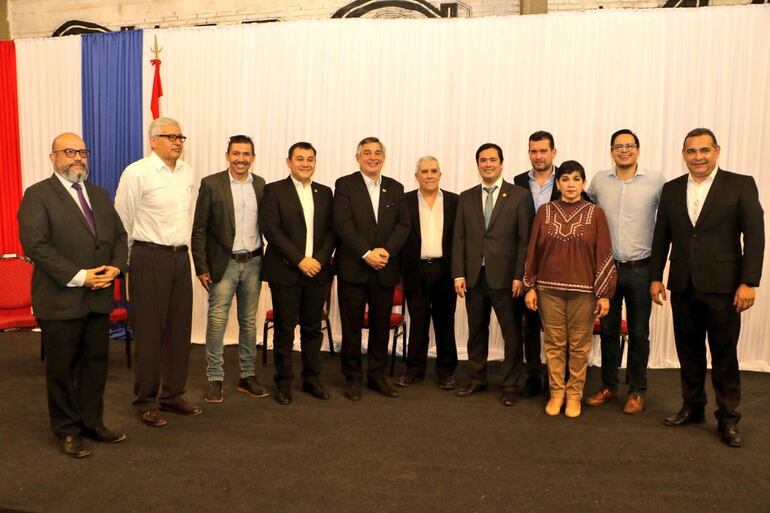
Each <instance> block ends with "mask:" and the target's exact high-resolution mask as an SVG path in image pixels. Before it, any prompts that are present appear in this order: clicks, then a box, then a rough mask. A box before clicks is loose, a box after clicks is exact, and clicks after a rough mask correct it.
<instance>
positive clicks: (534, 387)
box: [521, 374, 543, 397]
mask: <svg viewBox="0 0 770 513" xmlns="http://www.w3.org/2000/svg"><path fill="white" fill-rule="evenodd" d="M542 391H543V385H542V378H541V377H540V376H537V375H534V374H533V375H531V376H530V377H528V378H527V382H526V383H525V384H524V386H523V387H522V388H521V397H535V396H536V395H538V394H540V393H541V392H542Z"/></svg>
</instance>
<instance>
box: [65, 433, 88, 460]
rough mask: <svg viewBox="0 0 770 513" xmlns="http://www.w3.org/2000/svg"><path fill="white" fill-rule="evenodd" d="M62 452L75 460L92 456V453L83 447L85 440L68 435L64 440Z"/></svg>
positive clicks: (78, 436)
mask: <svg viewBox="0 0 770 513" xmlns="http://www.w3.org/2000/svg"><path fill="white" fill-rule="evenodd" d="M61 450H62V452H64V454H66V455H67V456H72V457H73V458H85V457H86V456H88V455H89V454H91V451H89V450H88V449H86V447H85V445H83V439H82V438H81V437H80V435H67V436H65V437H64V438H62V439H61Z"/></svg>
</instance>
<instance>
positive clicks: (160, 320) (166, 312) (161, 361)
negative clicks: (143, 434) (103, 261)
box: [115, 117, 202, 427]
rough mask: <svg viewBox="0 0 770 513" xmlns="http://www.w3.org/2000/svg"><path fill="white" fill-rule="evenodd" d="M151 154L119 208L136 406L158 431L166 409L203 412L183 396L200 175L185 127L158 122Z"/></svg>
mask: <svg viewBox="0 0 770 513" xmlns="http://www.w3.org/2000/svg"><path fill="white" fill-rule="evenodd" d="M149 139H150V148H151V149H152V152H151V153H150V155H149V156H148V157H145V158H143V159H141V160H138V161H136V162H134V163H133V164H130V165H129V166H128V167H126V169H125V171H123V174H122V176H121V177H120V183H119V184H118V190H117V193H116V194H115V209H116V210H117V211H118V214H120V218H121V219H122V220H123V225H124V226H125V227H126V232H128V243H129V248H130V250H131V253H130V262H129V264H130V266H129V270H130V275H129V280H128V284H129V288H128V290H129V297H130V299H131V306H132V310H133V315H132V317H133V322H132V325H133V329H134V336H135V340H136V342H135V355H136V358H135V362H136V363H135V364H134V372H135V381H134V401H133V404H134V408H135V409H136V412H137V414H138V416H139V418H140V420H141V421H142V422H143V423H144V424H146V425H148V426H153V427H160V426H165V425H166V423H167V422H166V420H165V419H164V418H163V417H162V416H161V414H160V412H159V411H158V408H160V410H163V411H170V412H173V413H177V414H180V415H199V414H200V413H202V410H201V409H200V408H198V407H197V406H194V405H192V404H190V403H188V402H187V401H185V400H184V398H183V397H182V396H183V395H184V392H185V385H186V383H187V370H188V366H189V361H190V332H191V323H192V281H191V279H190V258H189V256H188V248H187V242H188V239H189V238H190V229H191V226H192V189H193V171H192V168H190V166H189V165H188V164H187V163H186V162H184V161H183V160H181V159H180V157H181V155H182V149H183V146H184V142H185V140H186V139H187V138H186V137H185V136H184V135H183V134H182V129H181V128H180V126H179V123H178V122H177V121H176V120H174V119H171V118H166V117H163V118H158V119H156V120H154V121H153V122H152V123H151V124H150V128H149Z"/></svg>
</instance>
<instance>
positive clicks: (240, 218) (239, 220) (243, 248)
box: [227, 171, 262, 253]
mask: <svg viewBox="0 0 770 513" xmlns="http://www.w3.org/2000/svg"><path fill="white" fill-rule="evenodd" d="M227 176H228V177H229V178H230V192H232V194H233V212H234V213H235V237H234V238H233V253H248V252H250V251H254V250H255V249H257V248H259V247H260V246H261V245H262V244H261V241H260V238H259V227H258V225H257V222H258V221H257V194H256V192H254V177H253V176H251V173H249V174H248V175H247V177H248V178H247V179H246V181H244V182H239V181H238V180H236V179H235V178H233V175H232V174H231V173H230V172H229V171H228V173H227Z"/></svg>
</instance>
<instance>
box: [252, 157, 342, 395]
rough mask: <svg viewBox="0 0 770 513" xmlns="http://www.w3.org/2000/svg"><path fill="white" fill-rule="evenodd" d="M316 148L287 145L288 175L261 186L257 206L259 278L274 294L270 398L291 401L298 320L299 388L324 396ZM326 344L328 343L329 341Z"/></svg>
mask: <svg viewBox="0 0 770 513" xmlns="http://www.w3.org/2000/svg"><path fill="white" fill-rule="evenodd" d="M315 164H316V150H315V148H313V146H312V145H311V144H310V143H307V142H298V143H294V144H293V145H292V146H291V147H290V148H289V155H288V158H287V159H286V165H287V166H288V167H289V170H290V172H291V175H290V176H288V177H287V178H285V179H283V180H278V181H277V182H273V183H271V184H269V185H268V186H267V187H265V195H264V198H263V200H262V204H261V207H260V219H261V221H262V231H263V232H264V234H265V238H266V239H267V252H266V253H265V262H264V265H263V267H262V279H263V280H265V281H267V282H268V283H269V284H270V293H271V294H272V296H273V315H274V319H275V332H274V335H273V361H274V363H275V376H274V380H275V384H276V387H277V392H276V394H275V400H276V401H278V403H280V404H284V405H288V404H291V401H292V398H291V382H292V380H293V379H294V373H293V372H292V361H291V352H292V348H293V347H294V329H295V327H296V326H297V321H298V320H299V325H300V341H301V344H302V345H301V348H302V367H303V368H302V390H304V391H305V392H307V393H309V394H310V395H312V396H314V397H317V398H318V399H328V398H329V394H328V392H327V391H326V389H325V388H324V386H323V385H322V384H321V382H320V380H319V376H320V374H321V354H320V353H321V342H323V332H322V331H321V320H322V316H323V308H324V302H325V300H326V296H327V292H328V290H329V287H331V280H332V276H333V275H332V270H331V267H330V265H331V258H332V252H333V251H334V232H333V231H332V190H331V189H330V188H329V187H327V186H325V185H321V184H319V183H316V182H313V181H312V178H313V173H314V172H315ZM329 342H330V343H331V341H329Z"/></svg>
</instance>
